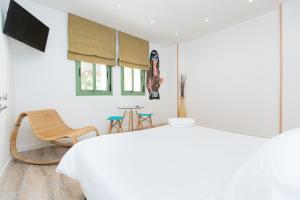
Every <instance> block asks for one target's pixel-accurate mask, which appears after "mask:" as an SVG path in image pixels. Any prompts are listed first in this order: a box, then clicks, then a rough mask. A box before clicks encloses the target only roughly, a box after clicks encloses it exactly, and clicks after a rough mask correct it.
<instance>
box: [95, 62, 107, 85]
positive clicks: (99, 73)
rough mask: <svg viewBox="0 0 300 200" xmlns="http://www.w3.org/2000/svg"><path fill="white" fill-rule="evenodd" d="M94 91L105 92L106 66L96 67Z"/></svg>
mask: <svg viewBox="0 0 300 200" xmlns="http://www.w3.org/2000/svg"><path fill="white" fill-rule="evenodd" d="M96 90H103V91H104V90H107V69H106V65H98V64H97V65H96Z"/></svg>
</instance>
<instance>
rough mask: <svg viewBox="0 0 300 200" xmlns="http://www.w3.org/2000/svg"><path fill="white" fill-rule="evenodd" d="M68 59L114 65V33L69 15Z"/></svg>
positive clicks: (109, 29)
mask: <svg viewBox="0 0 300 200" xmlns="http://www.w3.org/2000/svg"><path fill="white" fill-rule="evenodd" d="M68 36H69V40H68V43H69V50H68V59H70V60H79V61H84V62H89V63H99V64H105V65H111V66H115V65H116V31H115V30H114V29H112V28H109V27H106V26H103V25H101V24H97V23H95V22H93V21H90V20H87V19H84V18H82V17H79V16H76V15H73V14H69V22H68Z"/></svg>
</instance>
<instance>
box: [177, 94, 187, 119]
mask: <svg viewBox="0 0 300 200" xmlns="http://www.w3.org/2000/svg"><path fill="white" fill-rule="evenodd" d="M178 117H180V118H185V117H186V110H185V102H184V97H180V102H179V109H178Z"/></svg>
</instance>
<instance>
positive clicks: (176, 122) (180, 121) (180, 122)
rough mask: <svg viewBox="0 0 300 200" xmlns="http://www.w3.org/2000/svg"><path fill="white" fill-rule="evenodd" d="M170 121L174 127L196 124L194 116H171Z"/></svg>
mask: <svg viewBox="0 0 300 200" xmlns="http://www.w3.org/2000/svg"><path fill="white" fill-rule="evenodd" d="M168 121H169V124H170V125H171V126H172V127H191V126H194V125H195V120H194V119H193V118H169V119H168Z"/></svg>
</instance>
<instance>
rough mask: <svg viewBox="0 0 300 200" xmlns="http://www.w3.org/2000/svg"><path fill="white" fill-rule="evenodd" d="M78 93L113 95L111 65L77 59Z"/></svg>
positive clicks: (82, 94)
mask: <svg viewBox="0 0 300 200" xmlns="http://www.w3.org/2000/svg"><path fill="white" fill-rule="evenodd" d="M75 63H76V95H77V96H93V95H94V96H96V95H112V81H111V73H112V71H111V67H110V66H106V65H100V64H92V63H86V62H80V61H75Z"/></svg>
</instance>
